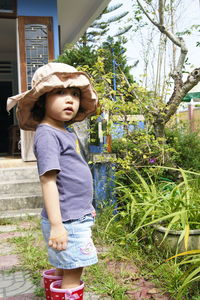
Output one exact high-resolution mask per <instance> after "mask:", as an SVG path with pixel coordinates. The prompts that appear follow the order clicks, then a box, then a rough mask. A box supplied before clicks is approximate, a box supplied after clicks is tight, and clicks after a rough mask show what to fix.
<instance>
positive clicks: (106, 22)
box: [78, 3, 132, 46]
mask: <svg viewBox="0 0 200 300" xmlns="http://www.w3.org/2000/svg"><path fill="white" fill-rule="evenodd" d="M122 6H123V3H118V4H116V5H108V6H107V7H106V8H105V9H104V10H103V12H102V13H101V14H100V16H99V17H98V18H97V19H96V20H95V21H94V22H93V23H92V25H91V26H90V27H89V28H88V29H87V31H86V32H85V33H84V35H83V36H82V37H81V39H80V40H79V42H78V43H80V44H81V45H83V46H86V45H91V43H92V44H93V45H94V44H95V43H97V41H98V42H99V43H101V41H102V39H105V37H106V34H108V32H109V28H110V24H111V23H114V24H116V26H118V25H117V24H118V23H119V22H120V21H121V20H122V19H123V18H124V17H125V16H126V15H127V14H128V13H129V12H128V11H124V12H122V13H118V14H117V10H118V9H119V8H121V7H122ZM113 12H115V13H116V14H115V15H114V16H110V14H113ZM131 27H132V25H131V24H129V25H126V26H124V27H123V28H119V29H118V31H117V33H116V35H115V36H121V35H123V34H124V33H125V32H127V31H129V30H130V28H131Z"/></svg>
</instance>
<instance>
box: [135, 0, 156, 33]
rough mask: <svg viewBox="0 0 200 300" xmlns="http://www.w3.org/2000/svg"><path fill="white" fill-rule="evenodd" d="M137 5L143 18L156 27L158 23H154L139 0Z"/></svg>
mask: <svg viewBox="0 0 200 300" xmlns="http://www.w3.org/2000/svg"><path fill="white" fill-rule="evenodd" d="M137 3H138V5H139V6H140V8H141V10H142V11H143V13H144V14H145V16H146V17H147V18H148V19H149V21H150V22H151V23H152V24H154V25H155V26H157V27H158V25H159V24H158V23H157V22H156V21H154V20H153V19H152V18H151V17H150V16H149V14H148V13H147V12H146V10H145V9H144V7H143V6H142V4H141V2H140V1H139V0H137Z"/></svg>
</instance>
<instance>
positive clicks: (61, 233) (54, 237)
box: [49, 224, 67, 251]
mask: <svg viewBox="0 0 200 300" xmlns="http://www.w3.org/2000/svg"><path fill="white" fill-rule="evenodd" d="M49 246H50V247H52V248H53V249H55V250H59V251H61V250H65V249H66V248H67V231H66V229H65V228H64V226H63V224H60V225H56V226H54V225H53V226H51V232H50V237H49Z"/></svg>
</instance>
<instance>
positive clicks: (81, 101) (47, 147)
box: [10, 63, 97, 300]
mask: <svg viewBox="0 0 200 300" xmlns="http://www.w3.org/2000/svg"><path fill="white" fill-rule="evenodd" d="M10 100H12V101H17V103H18V106H17V117H18V120H19V126H20V128H22V129H25V130H35V129H36V133H35V138H34V153H35V156H36V158H37V165H38V172H39V176H40V182H41V186H42V192H43V198H44V208H43V210H42V213H41V216H42V220H41V223H42V231H43V235H44V238H45V240H46V242H47V245H48V255H49V261H50V263H51V264H52V265H53V266H54V267H55V270H54V269H51V270H48V271H46V272H44V283H45V287H46V299H52V300H53V299H58V300H59V299H82V297H83V296H82V294H83V283H82V282H81V280H80V279H81V274H82V271H83V267H85V266H89V265H92V264H95V263H97V254H96V249H95V247H94V244H93V242H92V239H91V226H92V225H93V222H94V214H95V213H94V208H93V206H92V199H93V189H92V176H91V172H90V170H89V167H88V165H87V163H86V162H85V160H84V159H83V158H82V156H81V154H80V149H79V144H78V140H77V137H76V135H75V134H74V133H73V132H72V130H70V129H69V128H68V127H67V126H68V125H69V124H72V123H74V122H77V121H82V120H83V119H85V118H86V117H87V116H89V115H91V114H93V113H95V111H96V108H97V95H96V92H95V91H94V89H93V88H92V85H91V82H90V80H89V78H88V76H87V75H86V73H84V72H78V71H77V70H76V69H75V68H74V67H72V66H69V65H66V64H63V63H49V64H47V65H45V66H42V67H40V68H39V69H37V71H36V72H35V74H34V76H33V79H32V89H31V90H29V91H27V92H25V93H22V94H20V95H17V96H15V97H11V98H10ZM57 279H60V281H55V280H57ZM51 282H52V283H51ZM50 283H51V287H50V290H51V291H50V290H49V285H50ZM72 294H73V295H74V298H73V297H72V298H70V297H71V296H70V295H72Z"/></svg>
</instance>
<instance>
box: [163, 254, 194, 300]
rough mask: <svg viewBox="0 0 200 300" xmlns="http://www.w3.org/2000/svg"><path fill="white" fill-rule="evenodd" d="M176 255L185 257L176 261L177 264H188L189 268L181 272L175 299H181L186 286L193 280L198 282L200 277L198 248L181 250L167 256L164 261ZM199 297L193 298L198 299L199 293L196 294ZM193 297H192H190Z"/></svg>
mask: <svg viewBox="0 0 200 300" xmlns="http://www.w3.org/2000/svg"><path fill="white" fill-rule="evenodd" d="M177 257H185V258H184V259H183V260H182V261H181V262H179V263H178V265H186V264H187V265H189V268H188V269H187V270H186V271H185V273H184V274H183V276H182V278H181V281H182V284H181V286H180V287H179V289H178V294H177V298H176V299H177V300H181V299H183V295H184V293H185V291H186V289H187V288H188V286H189V285H190V284H191V283H193V282H195V281H196V282H197V281H198V282H199V279H200V250H190V251H186V252H182V253H179V254H176V255H174V256H172V257H170V258H168V259H167V260H166V261H169V260H171V259H173V258H177ZM197 297H199V298H196V297H195V299H200V293H199V295H198V296H197ZM192 299H194V298H192Z"/></svg>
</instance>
